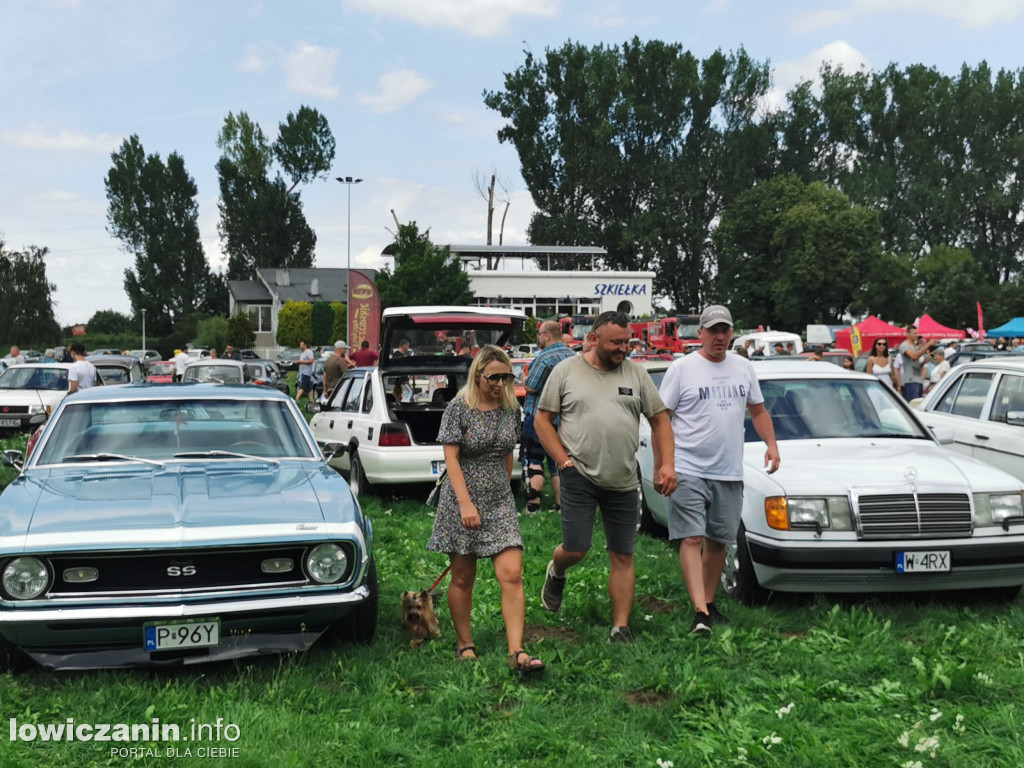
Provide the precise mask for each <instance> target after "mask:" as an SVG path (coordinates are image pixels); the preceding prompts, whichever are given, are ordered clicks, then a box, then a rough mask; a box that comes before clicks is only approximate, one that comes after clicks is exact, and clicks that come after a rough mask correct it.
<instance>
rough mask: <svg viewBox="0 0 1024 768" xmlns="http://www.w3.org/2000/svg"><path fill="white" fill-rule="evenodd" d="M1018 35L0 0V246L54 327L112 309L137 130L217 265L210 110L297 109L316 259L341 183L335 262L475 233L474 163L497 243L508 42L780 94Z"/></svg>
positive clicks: (486, 3)
mask: <svg viewBox="0 0 1024 768" xmlns="http://www.w3.org/2000/svg"><path fill="white" fill-rule="evenodd" d="M1022 33H1024V0H971V1H970V2H965V1H964V0H773V1H772V2H763V1H761V0H759V1H758V2H752V1H744V2H741V0H696V1H692V0H645V1H644V2H629V3H627V2H620V1H618V0H597V1H596V2H586V1H585V0H310V1H309V2H306V3H284V2H269V1H268V2H251V1H250V2H246V1H244V0H243V1H241V2H233V1H231V0H224V1H223V2H209V1H208V0H207V1H202V2H201V1H200V0H157V2H151V3H150V2H147V3H140V2H128V0H32V1H31V2H25V1H24V0H0V104H2V105H3V108H2V109H0V239H3V240H4V241H6V244H7V247H8V248H9V249H21V248H23V247H26V246H28V245H37V246H45V247H47V248H49V250H50V254H49V256H48V257H47V274H48V277H49V279H50V280H51V282H53V283H55V284H56V286H57V290H56V294H55V301H56V315H57V320H58V321H59V322H60V323H61V324H63V325H67V324H71V323H77V322H84V321H86V320H88V318H89V317H91V315H92V314H93V313H94V312H95V311H97V310H100V309H115V310H117V311H119V312H124V313H129V312H130V309H131V308H130V306H129V303H128V299H127V296H126V295H125V293H124V289H123V279H124V270H125V269H126V268H128V267H130V266H131V265H132V263H133V262H132V257H131V256H130V255H129V254H127V253H125V252H123V251H122V250H121V249H120V247H119V243H118V241H116V240H115V239H113V238H112V237H111V236H110V235H109V233H108V232H107V220H106V210H107V201H106V196H105V193H104V188H103V180H104V177H105V176H106V173H107V171H108V170H109V168H110V153H111V152H112V151H113V150H115V149H116V148H117V147H118V146H119V145H120V143H121V142H122V141H123V140H124V139H125V138H127V137H128V136H130V135H132V134H137V135H138V136H139V139H140V140H141V142H142V145H143V147H145V149H146V151H147V152H148V153H158V154H160V155H161V156H162V157H166V156H167V155H168V154H170V153H171V152H178V153H179V154H180V155H181V156H182V157H183V158H184V160H185V165H186V167H187V169H188V171H189V173H190V174H191V175H192V176H193V178H194V179H195V180H196V183H197V185H198V187H199V210H200V214H199V216H200V218H199V225H200V230H201V233H202V237H203V243H204V246H205V248H206V253H207V256H208V258H209V260H210V263H211V265H212V266H213V268H214V269H216V270H222V269H223V268H224V265H225V258H224V256H223V254H222V253H221V250H220V243H219V238H218V235H217V220H218V213H217V176H216V172H215V170H214V167H215V164H216V162H217V159H218V157H219V150H218V149H217V146H216V138H217V134H218V132H219V130H220V127H221V125H222V123H223V120H224V118H225V116H226V115H227V114H228V113H229V112H236V113H237V112H242V111H244V112H247V113H248V114H249V116H250V117H252V118H253V119H254V120H256V121H258V122H259V123H260V124H261V126H262V127H263V129H264V131H265V132H266V133H267V134H268V135H269V136H270V137H274V136H276V133H277V125H278V124H279V123H280V122H281V121H283V120H284V119H285V117H286V116H287V114H288V113H289V112H294V111H296V110H297V109H298V108H299V107H300V106H302V105H304V104H305V105H309V106H311V107H314V108H316V109H318V110H320V111H321V112H322V113H323V114H324V115H325V116H326V118H327V120H328V121H329V123H330V125H331V129H332V131H333V133H334V137H335V139H336V141H337V154H336V158H335V166H334V169H333V172H332V174H331V175H332V180H330V181H316V182H313V183H312V184H309V185H306V186H305V187H304V188H303V190H302V200H303V205H304V208H305V213H306V217H307V219H308V221H309V223H310V225H311V226H312V227H313V229H314V230H315V232H316V234H317V238H318V242H317V252H316V264H317V265H318V266H324V267H344V266H345V265H346V263H347V259H348V255H349V251H348V248H347V242H348V241H347V235H348V232H349V229H348V219H347V205H348V197H347V195H348V192H349V191H351V260H352V265H353V267H366V268H374V267H380V266H382V265H383V264H384V263H385V261H384V259H382V258H381V256H380V252H381V250H382V249H383V248H384V246H386V245H387V244H388V243H389V242H390V241H391V240H392V236H391V234H390V230H393V229H394V219H393V218H392V213H391V211H392V210H393V211H394V212H395V214H396V215H397V216H398V218H399V219H400V220H401V221H403V222H405V221H410V220H414V221H416V222H417V223H418V224H419V225H420V228H421V229H426V228H429V229H430V235H431V239H432V240H433V241H434V242H436V243H483V242H485V233H486V229H485V228H486V205H485V202H484V201H483V199H482V198H481V197H480V195H479V193H478V192H477V190H476V187H475V184H474V179H475V178H477V177H479V176H482V175H484V174H487V175H489V174H490V172H491V170H492V169H494V170H496V171H497V173H498V175H499V177H500V178H502V179H504V180H505V182H506V184H507V185H508V186H509V187H510V188H511V191H512V205H511V208H510V209H509V214H508V220H507V222H506V225H505V242H506V243H509V244H525V242H526V241H525V231H526V227H527V225H528V223H529V220H530V215H531V214H532V212H533V205H532V202H531V200H530V195H529V193H528V192H527V191H526V189H525V187H524V184H523V182H522V179H521V177H520V175H519V162H518V157H517V155H516V153H515V151H514V149H512V147H510V146H508V145H502V144H499V143H498V140H497V138H496V133H497V131H498V129H499V128H500V127H501V124H502V121H501V118H500V117H499V116H498V115H497V114H496V113H494V112H491V111H490V110H488V109H487V108H486V107H485V106H484V105H483V100H482V96H481V94H482V92H483V91H484V90H493V89H499V88H501V86H502V82H503V76H504V73H506V72H511V71H513V70H514V69H515V68H516V67H518V66H519V65H520V64H521V63H522V61H523V51H524V50H526V49H529V50H531V51H533V52H534V53H541V52H543V51H544V49H545V48H557V47H559V46H561V45H562V44H563V43H565V42H567V41H570V40H571V41H575V42H580V43H583V44H585V45H596V44H598V43H605V44H616V43H621V42H623V41H625V40H628V39H631V38H632V37H634V36H636V37H639V38H640V39H641V40H647V39H661V40H665V41H668V42H675V43H679V44H681V45H682V46H684V47H685V48H688V49H689V50H691V51H693V52H694V53H695V54H697V55H698V56H706V55H708V54H709V53H711V52H712V51H714V50H715V49H722V50H725V51H733V50H736V49H737V48H739V47H740V46H742V47H744V48H745V49H746V50H747V52H748V53H749V54H750V55H751V56H753V57H754V58H756V59H758V60H766V61H769V62H770V63H771V65H772V66H773V68H774V78H775V89H776V94H777V96H776V98H777V99H779V100H780V101H781V94H783V93H785V91H786V90H787V89H788V88H789V87H791V86H792V85H793V84H794V83H796V82H797V81H799V80H801V79H804V78H811V77H813V76H814V75H815V73H816V71H817V69H818V67H819V66H820V64H821V62H822V61H823V60H828V61H831V62H833V63H837V64H842V65H844V66H845V67H847V68H856V67H862V66H863V67H868V68H882V67H884V66H886V65H887V64H889V63H890V62H896V63H898V64H900V65H909V64H916V63H922V64H925V65H927V66H934V67H936V68H937V69H939V70H940V71H942V72H947V73H950V74H953V73H955V72H956V71H957V70H958V69H959V68H960V66H961V64H963V63H964V62H966V63H969V64H971V65H976V64H977V63H979V62H980V61H982V60H984V61H987V62H988V63H989V64H990V65H991V66H992V67H993V69H1000V68H1006V69H1014V70H1016V69H1020V68H1021V67H1022V66H1024V65H1022V62H1021V60H1020V56H1019V53H1015V52H1019V50H1020V40H1021V38H1022V37H1024V35H1022ZM333 176H353V177H357V178H362V179H363V182H362V183H361V184H358V185H355V186H353V187H352V188H351V190H349V189H348V188H347V187H346V186H344V185H342V184H338V183H337V182H335V181H334V180H333ZM0 331H2V329H0Z"/></svg>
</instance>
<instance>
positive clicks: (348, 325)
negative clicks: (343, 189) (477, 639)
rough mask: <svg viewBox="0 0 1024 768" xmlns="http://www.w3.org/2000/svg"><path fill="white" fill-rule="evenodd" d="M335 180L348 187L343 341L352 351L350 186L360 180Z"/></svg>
mask: <svg viewBox="0 0 1024 768" xmlns="http://www.w3.org/2000/svg"><path fill="white" fill-rule="evenodd" d="M337 180H338V181H340V182H341V183H342V184H344V185H346V186H347V187H348V256H347V260H348V262H347V266H346V270H345V293H346V298H345V341H346V342H347V343H348V346H349V350H351V349H352V185H353V184H359V183H360V182H361V181H362V179H353V178H352V177H351V176H338V177H337Z"/></svg>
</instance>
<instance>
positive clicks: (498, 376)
mask: <svg viewBox="0 0 1024 768" xmlns="http://www.w3.org/2000/svg"><path fill="white" fill-rule="evenodd" d="M481 376H482V378H484V379H486V380H487V381H489V382H490V383H491V384H508V383H510V382H512V381H515V378H516V375H515V374H514V373H492V374H491V375H490V376H483V375H481Z"/></svg>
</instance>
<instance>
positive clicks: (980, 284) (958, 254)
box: [916, 246, 995, 328]
mask: <svg viewBox="0 0 1024 768" xmlns="http://www.w3.org/2000/svg"><path fill="white" fill-rule="evenodd" d="M916 275H917V278H918V284H919V286H920V292H921V305H922V306H923V308H924V311H925V312H927V313H928V314H930V315H931V316H932V317H934V318H935V319H936V320H938V321H939V322H941V323H943V324H945V325H949V326H952V327H955V328H966V327H968V326H970V327H973V326H975V325H977V322H978V309H977V302H979V301H980V302H981V303H982V306H985V305H986V304H988V303H989V300H990V298H991V297H992V296H993V294H995V290H994V288H993V286H992V284H991V283H990V282H989V281H988V280H986V278H985V273H984V271H983V270H982V267H981V265H979V264H978V262H977V261H976V260H975V259H974V256H973V255H972V254H971V252H970V251H968V250H966V249H964V248H951V247H949V246H939V247H937V248H933V249H932V250H931V251H929V252H928V253H927V254H925V255H924V256H922V257H921V258H920V259H918V261H917V265H916Z"/></svg>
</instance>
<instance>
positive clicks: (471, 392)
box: [459, 344, 519, 411]
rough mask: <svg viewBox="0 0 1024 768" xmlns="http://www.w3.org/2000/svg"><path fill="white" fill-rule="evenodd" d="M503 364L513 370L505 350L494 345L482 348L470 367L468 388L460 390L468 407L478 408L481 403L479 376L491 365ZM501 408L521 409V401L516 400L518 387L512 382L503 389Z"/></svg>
mask: <svg viewBox="0 0 1024 768" xmlns="http://www.w3.org/2000/svg"><path fill="white" fill-rule="evenodd" d="M495 362H497V363H502V364H504V365H507V366H508V369H509V371H511V370H512V361H511V360H509V357H508V355H506V354H505V350H503V349H502V348H501V347H496V346H494V345H493V344H486V345H484V346H482V347H480V351H479V352H477V353H476V357H474V358H473V364H472V365H471V366H469V379H468V380H467V381H466V386H464V387H463V388H462V389H460V390H459V395H460V396H461V397H462V398H464V399H465V401H466V405H468V406H469V407H470V408H474V409H475V408H476V406H477V404H478V403H479V402H480V387H479V385H478V384H477V383H476V379H477V376H480V375H481V374H483V372H484V368H486V367H487V366H488V365H490V364H491V363H495ZM501 407H502V408H504V409H505V410H507V411H511V410H513V409H515V408H518V407H519V401H518V400H517V399H516V385H515V382H514V381H510V382H508V383H507V384H505V386H504V387H502V389H501Z"/></svg>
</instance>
